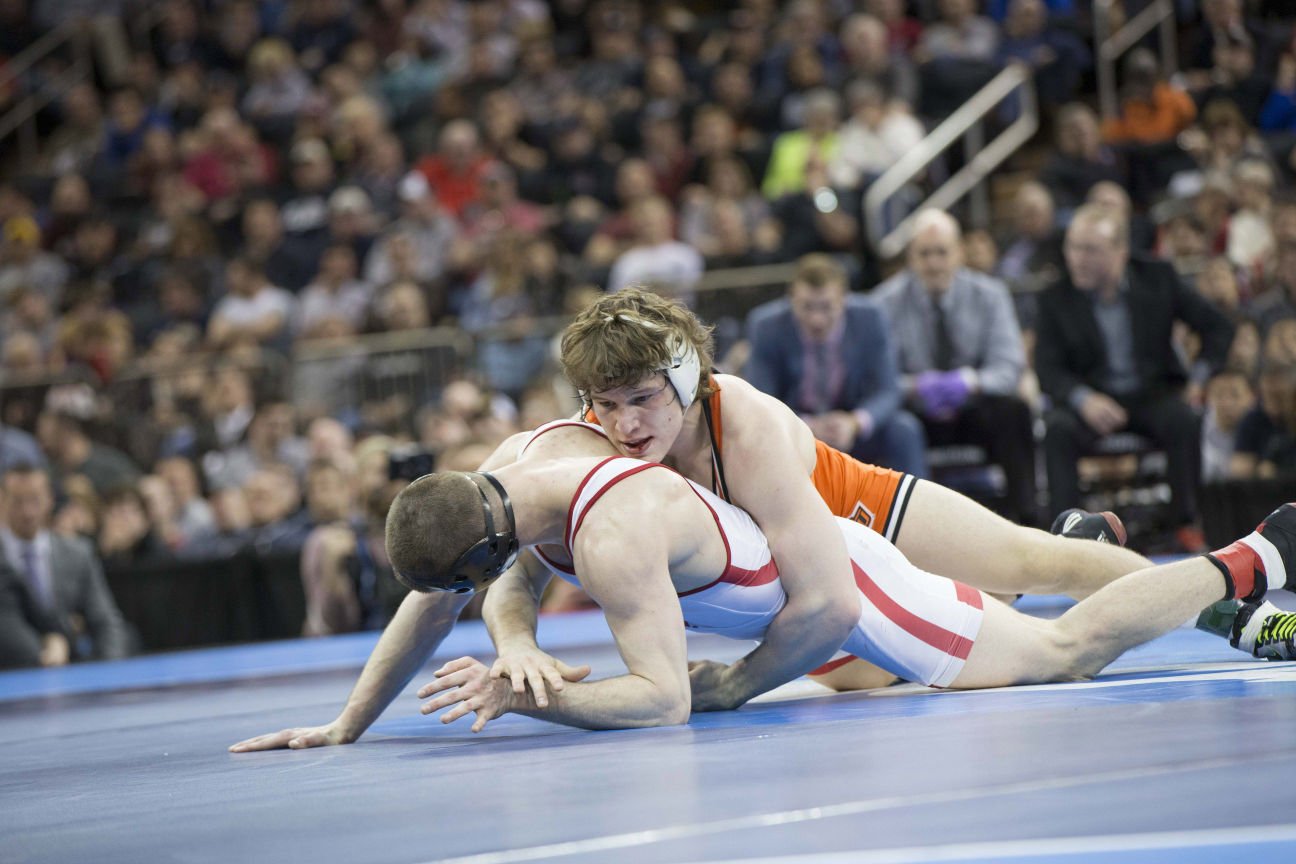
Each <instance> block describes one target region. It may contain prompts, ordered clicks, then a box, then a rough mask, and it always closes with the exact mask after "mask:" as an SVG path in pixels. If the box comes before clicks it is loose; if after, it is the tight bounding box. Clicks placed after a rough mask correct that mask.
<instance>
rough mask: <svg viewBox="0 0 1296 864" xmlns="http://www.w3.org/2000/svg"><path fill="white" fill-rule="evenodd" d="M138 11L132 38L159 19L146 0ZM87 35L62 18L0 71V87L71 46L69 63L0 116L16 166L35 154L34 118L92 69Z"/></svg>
mask: <svg viewBox="0 0 1296 864" xmlns="http://www.w3.org/2000/svg"><path fill="white" fill-rule="evenodd" d="M146 3H147V4H148V5H146V6H145V8H143V9H142V10H140V11H139V13H138V14H136V15H133V16H132V23H133V29H134V32H135V37H136V39H143V38H147V36H148V34H149V32H150V31H151V30H152V29H153V28H154V27H156V26H157V24H158V23H159V22H160V21H161V20H162V8H163V6H162V4H161V3H160V2H158V0H146ZM90 38H91V36H90V34H89V33H88V32H87V30H86V24H85V22H84V21H80V20H70V21H64V22H63V23H62V24H59V25H58V26H57V27H54V28H53V29H52V30H50V31H49V32H48V33H45V34H44V35H42V36H41V37H40V38H38V39H36V40H35V41H34V42H32V43H31V44H30V45H28V46H27V47H25V48H24V49H23V50H22V51H19V52H18V53H17V54H15V55H14V56H13V57H12V58H11V59H10V60H9V61H8V62H7V63H5V65H4V68H3V69H2V70H0V86H4V85H7V84H8V83H9V82H11V81H18V80H20V79H21V78H22V76H23V75H25V74H27V72H28V71H30V70H31V69H32V67H34V66H35V65H36V64H37V63H40V62H41V61H42V60H45V59H46V58H47V57H49V56H50V55H51V54H53V53H55V52H56V51H61V50H62V49H63V48H64V47H65V46H68V45H71V46H72V49H73V50H72V63H71V64H70V65H69V66H68V68H67V69H65V70H63V71H62V72H61V73H60V74H59V75H57V76H56V77H54V78H53V79H51V80H50V81H47V82H45V83H44V85H43V86H42V87H41V88H40V89H39V90H37V91H35V92H32V93H28V94H26V95H25V96H24V97H23V98H22V99H21V100H19V101H18V102H17V103H15V104H14V105H13V107H11V108H10V109H9V110H8V111H6V112H4V114H2V115H0V143H3V142H4V141H5V140H7V139H8V138H9V137H10V136H11V135H14V134H18V135H19V139H18V160H19V166H20V167H22V166H26V165H28V164H30V162H31V161H32V159H34V158H35V156H36V151H37V148H38V146H39V142H38V141H37V140H36V124H35V118H36V115H37V113H39V112H40V111H42V110H43V109H44V108H45V107H46V106H48V105H50V104H52V103H54V102H55V101H56V100H58V99H61V98H62V97H63V96H64V95H66V94H67V92H68V91H69V90H71V89H72V88H73V87H75V86H76V85H77V84H80V83H81V82H82V81H85V80H87V79H89V78H90V76H91V75H92V74H93V72H94V69H93V66H92V63H91V59H90V51H91V48H90V44H89V42H90Z"/></svg>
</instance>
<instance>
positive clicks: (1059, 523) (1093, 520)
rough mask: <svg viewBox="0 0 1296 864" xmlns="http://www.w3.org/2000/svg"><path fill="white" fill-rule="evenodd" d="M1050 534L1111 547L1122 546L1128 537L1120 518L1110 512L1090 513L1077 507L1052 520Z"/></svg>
mask: <svg viewBox="0 0 1296 864" xmlns="http://www.w3.org/2000/svg"><path fill="white" fill-rule="evenodd" d="M1049 533H1050V534H1057V535H1058V536H1060V537H1070V538H1071V539H1074V540H1094V541H1097V542H1098V543H1110V544H1112V545H1113V546H1124V545H1125V541H1126V540H1127V539H1129V538H1128V536H1127V535H1126V533H1125V525H1124V523H1122V522H1121V520H1120V517H1119V516H1117V515H1116V514H1115V513H1113V512H1111V511H1110V510H1104V511H1102V512H1101V513H1090V512H1089V511H1088V510H1081V509H1080V508H1079V507H1072V508H1071V509H1070V510H1063V511H1062V512H1061V513H1059V514H1058V517H1057V518H1056V519H1054V520H1053V527H1052V528H1050V529H1049Z"/></svg>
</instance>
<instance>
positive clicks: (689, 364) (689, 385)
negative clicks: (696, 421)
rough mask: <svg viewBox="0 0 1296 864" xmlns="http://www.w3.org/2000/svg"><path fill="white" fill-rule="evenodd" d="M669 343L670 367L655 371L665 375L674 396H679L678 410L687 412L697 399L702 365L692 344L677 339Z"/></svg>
mask: <svg viewBox="0 0 1296 864" xmlns="http://www.w3.org/2000/svg"><path fill="white" fill-rule="evenodd" d="M671 342H672V344H671V356H670V365H669V366H666V367H665V368H663V369H659V370H657V371H659V372H665V373H666V380H667V381H669V382H670V384H671V386H672V387H674V388H675V395H677V396H679V401H680V408H682V409H683V410H685V411H687V410H688V408H689V406H690V405H692V404H693V400H694V399H696V398H697V391H698V378H699V376H700V374H701V371H702V363H701V361H700V360H698V353H697V349H696V348H694V347H693V346H692V344H690V343H689V342H687V341H685V340H684V339H680V338H678V337H676V338H674V339H672V340H671Z"/></svg>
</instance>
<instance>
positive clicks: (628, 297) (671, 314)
mask: <svg viewBox="0 0 1296 864" xmlns="http://www.w3.org/2000/svg"><path fill="white" fill-rule="evenodd" d="M711 330H712V328H711V327H708V326H707V325H705V324H703V323H702V322H701V321H699V320H698V318H697V316H696V315H694V314H693V312H692V311H690V310H689V309H688V307H686V306H685V305H684V304H682V303H680V302H678V301H676V300H670V299H667V298H665V297H662V296H661V295H659V294H654V293H652V292H651V291H646V290H644V289H642V288H625V289H623V290H621V291H617V292H616V293H615V294H608V295H606V296H604V297H601V298H600V299H598V300H597V301H595V302H594V303H592V304H590V306H589V307H588V308H586V309H585V311H583V312H581V313H580V314H579V315H577V316H576V318H575V319H574V320H573V321H572V322H571V324H569V325H567V329H566V330H565V331H564V332H563V337H562V367H563V372H564V373H566V375H567V379H568V380H569V381H571V383H572V384H573V385H574V386H575V387H576V389H577V390H579V391H580V392H581V393H582V394H590V393H597V392H599V391H601V390H611V389H614V388H616V387H626V386H630V385H634V384H638V383H639V382H640V381H642V380H643V379H644V378H646V377H648V376H649V375H651V374H653V373H654V372H659V371H661V370H663V369H665V368H666V367H667V366H669V365H671V361H672V357H671V353H672V352H671V349H672V343H674V342H676V340H682V341H683V342H685V343H686V344H690V345H692V346H693V349H694V350H695V351H697V353H698V361H699V367H700V369H699V381H698V391H697V398H698V399H699V400H701V399H705V398H706V397H708V396H710V395H711V394H712V393H714V392H715V387H714V386H712V385H711V366H712V364H713V362H714V359H715V343H714V341H713V339H712V337H711ZM672 337H673V338H672Z"/></svg>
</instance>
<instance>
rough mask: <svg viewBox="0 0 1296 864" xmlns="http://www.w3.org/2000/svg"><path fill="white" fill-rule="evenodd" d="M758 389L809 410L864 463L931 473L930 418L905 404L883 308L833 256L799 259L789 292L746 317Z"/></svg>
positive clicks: (747, 372)
mask: <svg viewBox="0 0 1296 864" xmlns="http://www.w3.org/2000/svg"><path fill="white" fill-rule="evenodd" d="M747 340H748V343H749V344H750V346H751V354H750V356H749V357H748V359H747V365H746V367H745V368H744V370H743V375H744V377H745V378H746V379H747V380H748V381H750V382H751V383H752V384H753V385H754V386H755V387H757V388H758V389H760V390H763V391H764V392H766V393H769V394H770V395H771V396H774V397H775V398H777V399H779V400H780V401H782V402H783V403H784V404H786V405H787V406H788V407H790V408H792V410H794V411H796V412H797V413H798V414H799V415H801V417H802V419H804V420H805V422H806V424H807V425H808V426H809V427H810V429H811V430H812V431H813V432H814V434H815V437H817V438H819V440H821V441H823V442H824V443H825V444H828V445H829V446H831V447H835V448H837V449H838V450H841V451H843V452H846V453H850V454H851V455H852V456H854V457H855V458H856V459H859V460H860V461H862V462H868V463H871V464H875V465H882V466H884V467H887V468H891V469H894V470H896V471H903V472H906V473H908V474H913V475H914V476H916V477H926V476H927V459H926V446H927V442H926V438H925V436H924V434H923V429H922V424H921V423H919V422H918V419H917V418H916V417H914V416H913V415H912V414H910V413H909V412H907V411H905V410H903V409H902V408H901V407H900V383H899V377H898V375H897V374H896V362H895V356H894V350H893V348H892V344H891V339H890V337H889V336H888V333H887V327H886V319H885V317H884V315H883V313H882V310H881V309H880V308H879V307H878V306H877V304H875V303H874V302H873V301H872V300H869V299H868V298H866V297H863V296H860V295H853V294H850V293H849V292H848V291H847V279H846V272H845V270H844V269H843V268H842V266H841V265H840V264H838V263H837V261H836V260H834V259H833V258H832V257H830V256H828V255H822V254H811V255H806V256H804V257H802V258H801V259H800V260H799V261H798V262H797V272H796V276H795V277H794V278H793V280H792V285H791V288H790V289H789V291H788V296H787V297H784V298H781V299H779V300H774V301H771V302H769V303H765V304H763V305H761V306H759V307H757V308H756V309H753V310H752V312H751V314H750V315H749V316H748V318H747Z"/></svg>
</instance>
